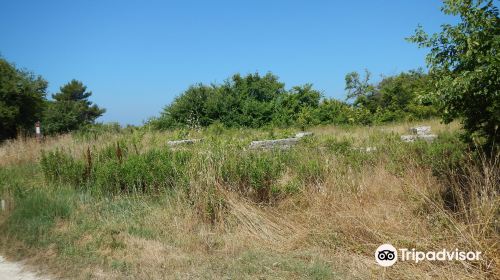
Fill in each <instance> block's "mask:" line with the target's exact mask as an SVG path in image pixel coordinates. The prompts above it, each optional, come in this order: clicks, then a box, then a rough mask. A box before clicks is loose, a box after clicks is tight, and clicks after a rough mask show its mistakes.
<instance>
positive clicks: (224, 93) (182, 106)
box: [149, 70, 436, 129]
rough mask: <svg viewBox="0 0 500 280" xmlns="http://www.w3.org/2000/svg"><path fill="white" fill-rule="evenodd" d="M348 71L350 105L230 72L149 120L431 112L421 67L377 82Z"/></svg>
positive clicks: (383, 117)
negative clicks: (424, 96) (219, 81)
mask: <svg viewBox="0 0 500 280" xmlns="http://www.w3.org/2000/svg"><path fill="white" fill-rule="evenodd" d="M359 79H360V77H359V74H357V73H355V72H354V73H351V74H348V76H347V77H346V84H347V85H346V89H347V90H348V92H349V94H348V97H355V98H356V100H355V102H354V103H353V104H352V105H351V104H348V103H346V102H343V101H340V100H336V99H331V98H325V97H323V95H322V93H321V92H320V91H318V90H316V89H314V88H313V87H312V85H311V84H306V85H303V86H295V87H292V88H291V89H290V90H286V89H285V85H284V84H283V83H281V82H280V81H279V80H278V77H277V76H275V75H273V74H271V73H268V74H266V75H264V76H260V75H259V74H258V73H256V74H250V75H247V76H244V77H242V76H240V75H239V74H236V75H234V76H233V77H232V78H231V79H229V80H228V81H226V82H225V83H223V84H222V85H216V84H212V85H210V86H206V85H203V84H197V85H194V86H191V87H189V88H188V89H187V90H186V91H185V92H184V93H182V94H181V95H180V96H178V97H177V98H176V99H175V100H174V101H173V102H172V103H171V104H170V105H168V106H166V107H165V109H164V111H163V113H162V114H161V115H160V117H158V118H155V119H152V120H150V122H149V124H150V125H151V126H153V127H154V128H157V129H168V128H179V127H191V128H197V127H205V126H210V125H211V124H213V123H219V124H221V125H223V126H226V127H254V128H255V127H264V126H269V125H273V126H278V127H287V126H298V127H302V128H305V127H307V126H312V125H318V124H372V123H384V122H392V121H397V120H415V119H423V118H429V117H432V116H434V115H435V114H436V111H435V109H434V107H433V106H432V104H430V103H426V102H424V101H423V100H421V99H420V97H421V95H422V94H423V93H425V92H427V91H428V90H429V87H430V84H429V82H428V80H429V79H428V76H427V75H426V74H424V73H423V72H422V71H421V70H419V71H410V72H408V73H401V74H399V75H397V76H394V77H386V78H384V79H383V80H382V81H381V82H380V83H379V84H377V85H372V84H369V83H368V79H366V81H364V82H361V81H359Z"/></svg>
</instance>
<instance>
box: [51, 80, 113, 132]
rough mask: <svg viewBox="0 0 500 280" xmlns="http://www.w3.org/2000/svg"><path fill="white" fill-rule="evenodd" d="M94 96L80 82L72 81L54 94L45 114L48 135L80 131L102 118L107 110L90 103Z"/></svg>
mask: <svg viewBox="0 0 500 280" xmlns="http://www.w3.org/2000/svg"><path fill="white" fill-rule="evenodd" d="M91 95H92V92H91V91H87V87H86V86H85V85H84V84H83V83H82V82H80V81H77V80H72V81H71V82H69V83H67V84H65V85H63V86H62V87H61V88H60V92H58V93H56V94H53V95H52V98H53V99H54V100H53V101H50V102H49V104H48V106H47V109H46V110H45V112H44V117H43V123H42V124H43V127H44V129H45V132H46V133H47V134H55V133H65V132H69V131H73V130H77V129H80V128H82V127H85V126H87V125H89V124H93V123H95V120H96V119H97V118H98V117H100V116H102V114H104V112H106V110H105V109H103V108H99V107H98V106H97V105H96V104H92V102H91V101H89V97H90V96H91Z"/></svg>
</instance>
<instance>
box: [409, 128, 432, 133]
mask: <svg viewBox="0 0 500 280" xmlns="http://www.w3.org/2000/svg"><path fill="white" fill-rule="evenodd" d="M410 132H411V133H413V134H416V135H426V134H429V133H431V127H430V126H415V127H412V128H410Z"/></svg>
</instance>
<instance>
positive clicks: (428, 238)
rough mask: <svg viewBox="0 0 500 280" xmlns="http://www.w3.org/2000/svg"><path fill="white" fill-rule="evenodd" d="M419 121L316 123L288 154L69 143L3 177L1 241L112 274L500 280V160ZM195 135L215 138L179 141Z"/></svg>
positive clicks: (221, 139)
mask: <svg viewBox="0 0 500 280" xmlns="http://www.w3.org/2000/svg"><path fill="white" fill-rule="evenodd" d="M407 126H409V125H406V124H404V125H401V124H398V125H395V126H389V127H371V128H356V127H354V128H350V127H347V128H336V127H323V128H314V129H313V130H314V131H316V132H317V133H316V135H315V136H313V137H311V138H306V139H303V140H301V142H300V144H299V145H298V146H296V147H293V148H292V149H288V150H279V149H277V150H250V149H248V145H249V143H250V142H251V141H252V140H257V139H263V138H268V137H269V138H279V137H288V136H290V135H293V132H294V131H290V130H280V129H271V128H269V129H266V130H248V129H244V130H239V129H225V128H223V127H220V126H213V127H210V128H208V129H207V130H205V131H193V130H178V131H172V132H166V133H158V132H154V131H151V132H148V131H141V130H137V129H131V130H129V131H120V132H119V133H114V132H109V133H108V132H106V131H104V132H95V131H94V132H89V133H90V134H82V135H79V136H75V137H74V138H71V136H66V137H65V138H64V137H63V138H62V140H61V142H59V145H54V146H50V147H49V146H43V150H44V151H43V153H42V156H40V158H39V160H38V157H35V158H33V159H32V160H31V161H29V162H31V163H30V165H26V164H23V162H24V161H22V162H21V161H16V162H9V164H8V166H9V167H6V168H4V169H2V170H0V179H2V178H4V179H5V180H3V181H2V182H0V187H1V189H0V192H1V193H2V195H3V196H4V197H5V195H6V194H9V196H10V197H11V198H12V199H13V201H14V202H15V203H14V204H15V206H14V208H13V209H12V210H9V211H10V212H8V213H6V215H4V216H5V218H6V221H7V222H5V223H2V220H1V219H0V230H2V231H3V232H4V233H6V235H8V236H11V237H12V236H16V238H17V239H19V240H21V241H22V242H25V243H26V244H32V245H33V246H34V247H36V246H40V245H47V246H48V244H53V245H50V246H49V247H50V248H53V247H54V246H55V248H57V251H56V253H54V254H55V255H57V256H58V257H61V258H63V260H64V263H68V262H70V261H71V262H73V263H74V262H83V263H85V264H86V266H90V267H93V269H94V270H98V271H101V270H102V273H103V274H104V275H105V276H104V277H103V278H115V279H120V278H124V277H130V278H168V277H178V278H189V277H191V278H212V279H219V278H223V277H224V276H228V275H229V276H231V277H234V278H243V279H245V278H247V279H254V278H259V277H267V278H273V277H274V278H291V279H311V278H313V279H331V278H334V277H337V278H342V279H346V278H352V279H367V278H381V277H385V278H388V279H413V278H415V277H416V278H423V279H425V278H432V277H439V276H440V275H448V276H449V277H450V278H456V279H470V278H482V279H487V278H494V277H495V276H496V275H498V274H497V272H498V264H499V261H500V260H498V255H499V253H498V252H499V251H498V243H497V241H496V240H498V236H499V226H498V220H499V219H498V217H499V214H500V213H499V204H498V203H499V200H498V188H499V177H498V176H499V175H498V174H500V172H497V171H498V169H499V161H500V160H499V159H498V156H496V157H493V159H488V160H486V158H478V157H475V156H473V155H472V154H470V153H467V152H464V151H465V149H464V147H463V145H462V144H461V143H460V141H458V137H457V134H456V132H455V131H453V129H450V128H449V127H446V126H438V125H437V124H436V126H438V128H437V129H436V130H438V131H439V138H438V139H437V140H436V141H435V142H433V143H426V142H416V143H402V142H401V141H400V139H399V135H398V133H399V132H402V131H404V130H405V129H406V128H407ZM433 126H434V124H433ZM433 128H434V127H433ZM397 132H398V133H397ZM89 135H90V136H89ZM182 138H203V139H204V141H202V142H199V143H196V144H194V145H190V146H184V147H175V148H172V147H169V146H167V145H166V141H167V140H171V139H182ZM50 141H51V140H50V139H49V140H48V142H50ZM9 145H18V144H15V143H11V144H9ZM19 145H20V144H19ZM41 145H45V144H41ZM11 147H12V146H9V151H10V149H11ZM366 147H376V148H377V149H376V150H375V151H370V152H366V149H364V148H366ZM30 166H31V167H30ZM10 174H12V176H9V175H10ZM28 175H30V176H31V175H36V176H35V179H30V178H31V177H30V176H28ZM43 205H47V207H46V209H45V208H44V209H42V208H43ZM19 231H22V232H23V234H20V235H19V236H17V235H16V233H17V232H19ZM1 239H2V238H0V240H1ZM387 242H390V243H392V244H393V245H395V246H396V247H408V248H420V249H427V250H432V249H436V248H437V249H441V248H448V249H452V250H453V249H455V248H460V249H472V250H481V251H482V252H483V254H484V256H485V258H484V260H482V261H481V262H479V263H454V262H450V263H422V264H419V265H415V264H412V263H409V262H406V263H405V262H401V263H398V264H397V266H396V267H394V269H388V270H382V269H380V268H379V267H377V266H376V265H374V264H373V251H374V250H375V248H376V247H378V245H380V244H382V243H387ZM56 263H61V261H59V262H56ZM81 269H83V268H81V267H79V268H78V270H79V271H80V270H81ZM94 270H92V271H87V274H85V275H86V276H85V277H88V278H98V277H97V276H98V275H99V273H97V274H96V273H95V271H94ZM174 274H175V275H174ZM96 275H97V276H96ZM70 276H72V277H74V276H75V274H70ZM240 276H241V277H240ZM85 277H84V276H82V277H81V278H85Z"/></svg>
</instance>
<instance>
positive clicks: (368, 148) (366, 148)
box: [352, 147, 377, 153]
mask: <svg viewBox="0 0 500 280" xmlns="http://www.w3.org/2000/svg"><path fill="white" fill-rule="evenodd" d="M352 149H353V150H356V151H360V152H367V153H371V152H375V151H376V150H377V147H358V148H352Z"/></svg>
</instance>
